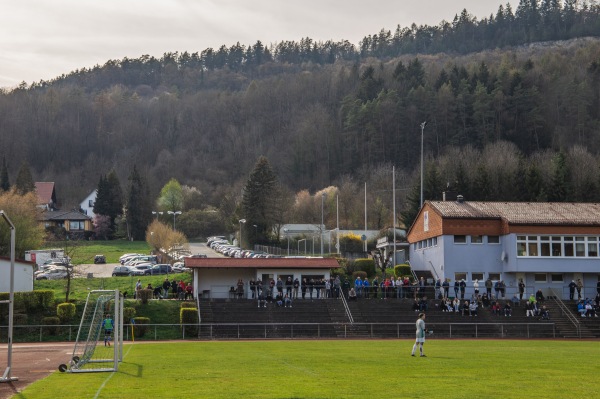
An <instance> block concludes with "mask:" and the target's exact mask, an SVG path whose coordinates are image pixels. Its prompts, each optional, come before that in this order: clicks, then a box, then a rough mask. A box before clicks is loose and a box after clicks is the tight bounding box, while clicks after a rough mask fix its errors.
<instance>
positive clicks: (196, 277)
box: [185, 258, 339, 299]
mask: <svg viewBox="0 0 600 399" xmlns="http://www.w3.org/2000/svg"><path fill="white" fill-rule="evenodd" d="M185 266H186V267H189V268H190V269H192V272H193V276H192V281H193V283H192V284H193V286H194V287H198V288H197V289H196V290H195V291H194V295H196V293H199V294H201V295H202V298H214V299H218V298H229V297H230V290H231V287H234V288H235V287H236V286H237V282H238V280H239V279H241V280H242V282H243V283H244V298H250V290H249V281H250V280H254V281H257V280H258V279H260V280H261V281H262V282H263V286H264V287H268V286H269V282H270V281H271V280H274V281H277V279H278V278H281V280H283V281H284V282H285V281H286V280H287V278H288V277H291V278H292V281H293V280H294V279H296V278H298V280H299V281H302V279H304V278H306V279H307V280H310V279H311V278H312V279H315V280H316V279H322V278H324V279H328V278H329V277H330V275H331V273H330V272H331V269H335V268H337V267H339V265H338V262H337V260H335V259H333V258H185Z"/></svg>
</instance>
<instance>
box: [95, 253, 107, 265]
mask: <svg viewBox="0 0 600 399" xmlns="http://www.w3.org/2000/svg"><path fill="white" fill-rule="evenodd" d="M102 263H106V258H105V257H104V255H96V256H94V264H96V265H98V264H102Z"/></svg>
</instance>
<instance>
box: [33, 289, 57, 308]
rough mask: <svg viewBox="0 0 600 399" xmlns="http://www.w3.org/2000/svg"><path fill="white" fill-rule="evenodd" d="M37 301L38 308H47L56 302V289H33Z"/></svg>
mask: <svg viewBox="0 0 600 399" xmlns="http://www.w3.org/2000/svg"><path fill="white" fill-rule="evenodd" d="M33 295H34V296H35V303H36V306H37V308H38V309H42V310H46V309H50V307H51V306H52V305H53V304H54V291H52V290H37V291H33Z"/></svg>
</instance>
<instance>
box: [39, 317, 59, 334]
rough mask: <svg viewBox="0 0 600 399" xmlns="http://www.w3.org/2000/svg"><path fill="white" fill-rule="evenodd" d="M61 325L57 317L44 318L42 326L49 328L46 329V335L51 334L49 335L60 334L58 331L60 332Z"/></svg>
mask: <svg viewBox="0 0 600 399" xmlns="http://www.w3.org/2000/svg"><path fill="white" fill-rule="evenodd" d="M59 324H60V319H59V318H58V317H56V316H50V317H43V318H42V325H44V326H47V327H44V332H45V333H46V334H49V335H56V334H58V330H59V327H58V325H59Z"/></svg>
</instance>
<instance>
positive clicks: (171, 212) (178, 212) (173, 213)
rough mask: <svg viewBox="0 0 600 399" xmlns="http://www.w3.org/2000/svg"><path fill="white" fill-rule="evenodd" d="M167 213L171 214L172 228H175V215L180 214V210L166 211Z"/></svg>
mask: <svg viewBox="0 0 600 399" xmlns="http://www.w3.org/2000/svg"><path fill="white" fill-rule="evenodd" d="M167 213H168V214H169V215H173V230H175V216H177V215H181V211H176V212H173V211H168V212H167Z"/></svg>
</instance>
